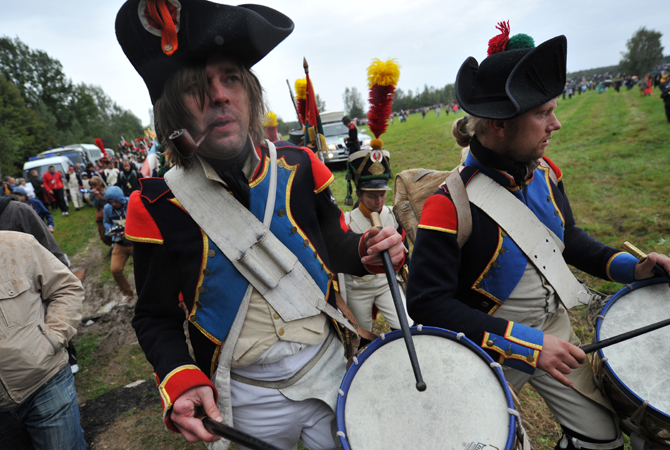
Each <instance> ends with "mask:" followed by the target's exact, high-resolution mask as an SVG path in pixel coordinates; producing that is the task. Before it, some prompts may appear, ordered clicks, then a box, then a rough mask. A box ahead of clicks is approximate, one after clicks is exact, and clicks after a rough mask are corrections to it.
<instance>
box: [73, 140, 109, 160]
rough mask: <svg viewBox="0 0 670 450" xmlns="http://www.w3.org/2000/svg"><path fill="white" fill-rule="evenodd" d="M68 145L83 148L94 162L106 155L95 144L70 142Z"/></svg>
mask: <svg viewBox="0 0 670 450" xmlns="http://www.w3.org/2000/svg"><path fill="white" fill-rule="evenodd" d="M66 147H70V148H78V149H80V150H83V151H84V152H85V153H86V156H88V160H89V161H90V162H92V163H93V164H95V163H96V162H97V161H98V160H99V159H102V157H103V156H104V155H103V154H102V152H101V151H100V149H99V148H98V146H97V145H93V144H70V145H66Z"/></svg>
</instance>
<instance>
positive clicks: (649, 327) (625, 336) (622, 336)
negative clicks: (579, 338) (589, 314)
mask: <svg viewBox="0 0 670 450" xmlns="http://www.w3.org/2000/svg"><path fill="white" fill-rule="evenodd" d="M668 325H670V319H665V320H661V321H660V322H656V323H652V324H651V325H647V326H644V327H641V328H638V329H637V330H631V331H628V332H626V333H621V334H620V335H618V336H612V337H611V338H609V339H605V340H604V341H600V342H596V343H594V344H588V345H584V346H582V347H580V348H581V349H582V350H583V351H584V353H591V352H594V351H596V350H600V349H601V348H605V347H609V346H610V345H613V344H618V343H619V342H623V341H627V340H628V339H631V338H634V337H636V336H640V335H641V334H645V333H649V332H650V331H654V330H658V329H659V328H663V327H667V326H668Z"/></svg>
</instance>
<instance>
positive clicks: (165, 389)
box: [154, 366, 219, 433]
mask: <svg viewBox="0 0 670 450" xmlns="http://www.w3.org/2000/svg"><path fill="white" fill-rule="evenodd" d="M154 376H156V375H155V374H154ZM156 382H157V384H158V391H159V392H160V395H161V403H162V405H163V421H164V422H165V426H166V427H168V428H169V429H170V430H172V431H176V432H177V433H179V430H178V429H177V427H176V426H175V425H174V424H173V423H172V420H171V419H170V414H169V413H170V410H171V409H172V405H173V404H174V402H175V400H177V399H178V398H179V397H181V396H182V395H183V394H184V393H185V392H186V391H188V390H189V389H192V388H195V387H199V386H209V387H211V388H212V391H213V394H214V401H215V402H216V401H218V396H219V394H218V392H217V390H216V388H215V387H214V384H212V382H211V381H210V379H209V378H207V375H205V374H204V373H203V372H202V371H201V370H200V369H198V368H197V367H196V366H181V367H177V368H176V369H175V370H173V371H172V372H170V373H169V374H168V375H167V376H166V377H165V379H164V380H163V382H162V383H161V382H159V380H158V376H156Z"/></svg>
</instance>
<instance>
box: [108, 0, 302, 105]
mask: <svg viewBox="0 0 670 450" xmlns="http://www.w3.org/2000/svg"><path fill="white" fill-rule="evenodd" d="M293 28H294V25H293V21H292V20H291V19H289V18H288V17H287V16H285V15H284V14H282V13H280V12H279V11H276V10H274V9H272V8H268V7H267V6H261V5H239V6H230V5H221V4H218V3H212V2H209V1H206V0H128V1H127V2H126V3H124V5H123V6H122V7H121V9H120V10H119V13H118V14H117V16H116V38H117V39H118V41H119V44H121V48H122V49H123V52H124V53H125V54H126V56H127V57H128V59H129V60H130V62H131V63H132V65H133V67H135V70H137V72H138V73H139V74H140V76H141V77H142V79H144V83H145V84H146V85H147V88H148V89H149V95H150V96H151V103H153V104H155V103H156V100H158V99H159V98H160V96H161V95H162V93H163V87H164V86H165V83H166V81H167V80H168V79H169V78H170V76H172V75H173V74H174V73H176V72H177V71H178V70H179V69H181V68H182V67H184V66H185V65H189V64H195V63H198V62H204V61H206V59H207V58H208V57H209V56H211V55H212V54H213V53H220V54H222V55H225V56H226V57H229V58H231V59H234V60H235V61H237V62H239V63H240V64H242V65H243V66H245V67H247V68H250V67H251V66H253V65H254V64H256V63H257V62H258V61H260V60H261V59H263V57H264V56H265V55H267V54H268V53H269V52H270V51H271V50H272V49H273V48H275V47H276V46H277V45H278V44H279V43H280V42H281V41H283V40H284V39H285V38H286V37H287V36H288V35H289V34H291V32H292V31H293Z"/></svg>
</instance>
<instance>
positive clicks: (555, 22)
mask: <svg viewBox="0 0 670 450" xmlns="http://www.w3.org/2000/svg"><path fill="white" fill-rule="evenodd" d="M252 1H253V0H252ZM219 3H224V2H222V1H219ZM256 3H260V4H263V5H267V6H270V7H273V8H275V9H278V10H279V11H281V12H283V13H284V14H286V15H287V16H289V17H290V18H291V19H292V20H293V21H294V22H295V31H294V32H293V33H292V34H291V35H290V36H289V37H288V38H287V39H286V40H284V42H282V43H281V44H279V46H278V47H277V48H276V49H275V50H274V51H273V52H271V53H270V54H269V55H268V56H267V57H266V58H265V59H264V60H262V61H261V62H259V63H258V64H256V66H254V71H255V72H256V74H257V75H258V76H259V78H260V80H261V83H262V84H263V86H264V88H265V90H266V93H267V100H268V103H269V106H270V109H271V110H273V111H275V112H276V113H277V115H278V116H279V117H281V118H282V119H283V120H285V121H292V120H296V116H295V112H294V109H293V106H292V104H291V100H290V97H289V93H288V88H287V86H286V80H287V79H288V80H289V81H290V83H291V85H293V82H294V81H295V80H296V79H298V78H304V71H303V68H302V58H303V56H304V57H306V58H307V61H308V62H309V65H310V77H311V78H312V81H313V83H314V86H315V90H316V92H317V93H318V94H319V95H320V96H321V98H322V99H323V100H325V102H326V110H328V111H334V110H341V109H343V102H342V94H343V93H344V90H345V88H346V87H354V86H355V87H356V88H357V89H358V91H359V92H361V93H362V94H363V96H364V98H365V99H367V85H366V69H367V67H368V65H369V64H370V61H371V60H372V58H380V59H387V58H397V59H398V62H399V63H400V65H401V66H402V67H401V69H400V82H399V85H398V87H399V88H401V89H403V90H404V91H407V90H410V89H411V90H412V91H416V89H419V90H423V87H424V85H428V86H435V87H442V86H444V85H446V84H448V83H453V82H454V80H455V79H456V73H457V71H458V69H459V67H460V65H461V64H462V63H463V61H464V60H465V59H466V58H467V57H468V56H474V57H475V58H477V60H478V61H481V60H482V59H483V58H484V57H486V48H487V43H488V40H489V39H490V38H491V37H493V36H495V35H496V34H498V31H497V30H496V29H495V25H496V23H497V22H499V21H502V20H509V21H510V28H511V35H514V34H516V33H526V34H529V35H531V36H532V37H533V38H534V39H535V43H536V45H537V44H539V43H541V42H544V41H546V40H547V39H550V38H552V37H554V36H557V35H560V34H564V35H566V36H567V39H568V71H569V72H570V71H576V70H582V69H590V68H594V67H601V66H609V65H614V64H617V63H618V62H619V59H620V57H621V52H622V51H624V50H625V48H626V41H627V40H628V39H629V38H630V37H631V36H632V34H633V33H634V32H635V31H636V30H638V29H639V28H640V27H643V26H645V27H647V28H648V29H654V30H656V31H660V32H661V33H663V38H662V45H663V47H664V51H663V53H664V54H665V55H668V54H670V20H669V19H670V1H668V0H639V1H629V0H610V1H607V2H601V1H592V0H581V1H575V0H562V1H554V0H544V1H539V0H507V1H505V2H502V1H499V0H470V1H462V0H461V1H452V0H402V1H401V0H336V1H331V0H260V1H257V2H256ZM0 4H1V5H2V14H1V15H0V33H1V34H2V35H6V36H9V37H12V38H14V37H17V36H18V37H19V38H20V39H21V40H22V41H23V42H24V43H26V44H27V45H28V46H29V47H30V48H31V49H40V50H44V51H46V52H47V53H48V54H49V55H50V56H51V57H53V58H56V59H58V60H59V61H60V62H61V63H62V64H63V70H64V72H65V74H66V76H67V77H69V78H71V79H72V81H73V82H75V83H79V82H84V83H87V84H94V85H99V86H101V87H102V88H103V89H104V91H105V92H106V93H107V94H108V95H109V96H110V97H111V98H112V99H113V100H114V101H116V102H117V103H118V104H119V105H120V106H121V107H123V108H126V109H130V110H131V111H132V112H133V113H134V114H135V115H137V116H138V117H139V118H140V119H141V120H142V123H143V124H144V125H146V124H148V123H149V109H150V108H151V101H150V99H149V94H148V92H147V90H146V87H145V85H144V83H143V81H142V79H141V78H140V76H139V75H138V74H137V72H135V70H134V69H133V67H132V65H131V64H130V62H129V61H128V60H127V59H126V57H125V55H124V54H123V52H122V50H121V48H120V46H119V45H118V42H117V41H116V36H115V33H114V21H115V18H116V13H117V12H118V10H119V8H120V7H121V5H122V4H123V0H106V1H102V0H61V1H54V0H20V1H15V0H0Z"/></svg>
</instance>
